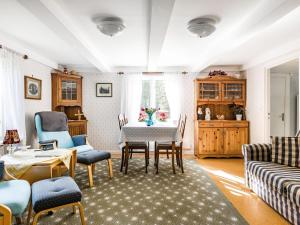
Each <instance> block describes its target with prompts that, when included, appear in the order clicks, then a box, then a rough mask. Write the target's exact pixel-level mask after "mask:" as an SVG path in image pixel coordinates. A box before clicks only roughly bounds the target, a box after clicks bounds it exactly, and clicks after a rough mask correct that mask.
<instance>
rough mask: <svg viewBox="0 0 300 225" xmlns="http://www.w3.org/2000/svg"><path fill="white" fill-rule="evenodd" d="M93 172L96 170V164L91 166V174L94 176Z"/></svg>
mask: <svg viewBox="0 0 300 225" xmlns="http://www.w3.org/2000/svg"><path fill="white" fill-rule="evenodd" d="M95 170H96V163H93V164H92V171H93V174H95Z"/></svg>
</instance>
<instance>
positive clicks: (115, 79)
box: [83, 74, 194, 150]
mask: <svg viewBox="0 0 300 225" xmlns="http://www.w3.org/2000/svg"><path fill="white" fill-rule="evenodd" d="M83 76H84V79H83V110H84V113H85V115H86V117H87V119H88V121H89V122H88V139H89V141H90V143H91V144H92V145H93V146H94V147H95V148H99V149H104V150H118V149H119V146H118V140H119V134H120V131H119V125H118V120H117V116H118V114H119V113H120V105H121V77H120V76H119V75H116V74H104V75H103V74H87V75H83ZM193 79H194V78H193V76H190V75H185V76H184V78H183V85H184V93H185V94H184V98H183V110H182V112H183V113H186V114H187V116H188V119H187V125H186V133H185V139H184V146H185V147H188V148H191V147H192V146H193V141H194V139H193V138H194V128H193V126H194V125H193V110H194V108H193V105H194V84H193ZM97 82H100V83H101V82H103V83H113V97H112V98H109V97H108V98H107V97H105V98H101V97H96V83H97Z"/></svg>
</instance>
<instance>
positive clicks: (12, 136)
mask: <svg viewBox="0 0 300 225" xmlns="http://www.w3.org/2000/svg"><path fill="white" fill-rule="evenodd" d="M18 143H20V137H19V134H18V131H17V130H6V133H5V137H4V140H3V144H5V145H8V147H7V150H8V153H9V154H10V155H13V153H14V150H15V147H14V146H13V145H14V144H18Z"/></svg>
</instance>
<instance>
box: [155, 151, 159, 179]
mask: <svg viewBox="0 0 300 225" xmlns="http://www.w3.org/2000/svg"><path fill="white" fill-rule="evenodd" d="M155 155H156V162H155V166H156V174H158V163H159V149H155Z"/></svg>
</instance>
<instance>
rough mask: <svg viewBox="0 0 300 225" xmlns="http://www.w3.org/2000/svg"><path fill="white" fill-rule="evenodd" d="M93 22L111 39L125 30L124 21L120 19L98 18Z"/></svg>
mask: <svg viewBox="0 0 300 225" xmlns="http://www.w3.org/2000/svg"><path fill="white" fill-rule="evenodd" d="M93 21H94V22H95V23H96V25H97V28H98V29H99V30H100V31H101V32H102V33H103V34H105V35H108V36H111V37H112V36H116V35H118V34H120V33H121V32H122V31H123V30H124V29H125V25H124V23H123V20H122V19H121V18H119V17H105V18H103V17H98V18H95V19H93Z"/></svg>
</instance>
